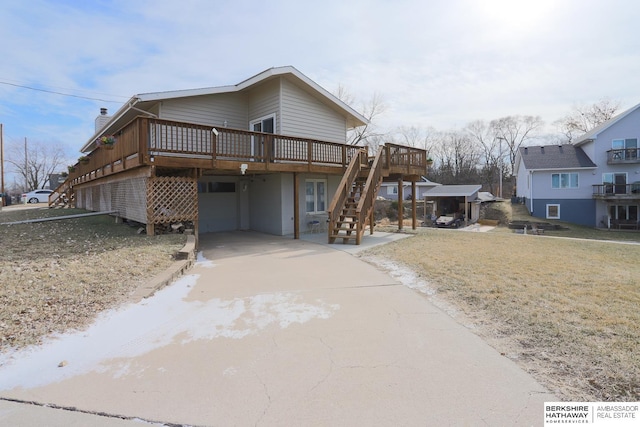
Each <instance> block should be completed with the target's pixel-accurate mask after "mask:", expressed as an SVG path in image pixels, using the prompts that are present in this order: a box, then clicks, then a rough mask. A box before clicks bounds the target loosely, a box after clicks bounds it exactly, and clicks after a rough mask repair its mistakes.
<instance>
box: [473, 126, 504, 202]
mask: <svg viewBox="0 0 640 427" xmlns="http://www.w3.org/2000/svg"><path fill="white" fill-rule="evenodd" d="M464 131H465V132H466V133H467V134H468V135H469V138H470V139H471V141H472V142H473V143H474V144H475V145H476V146H477V147H478V148H479V150H480V165H479V166H480V170H479V174H480V178H481V180H482V184H483V185H486V186H487V187H488V188H489V191H490V192H491V193H493V194H496V191H495V190H496V188H495V186H494V185H495V183H496V182H498V183H499V181H500V178H501V176H502V174H501V173H500V168H503V167H504V161H502V155H503V153H504V151H503V150H501V148H502V147H501V145H500V140H499V139H498V138H497V137H496V134H495V129H494V128H492V127H491V126H489V125H488V124H487V123H486V122H484V121H483V120H476V121H474V122H471V123H469V124H467V126H466V127H465V128H464ZM502 172H503V173H504V170H503V171H502ZM498 187H499V185H498Z"/></svg>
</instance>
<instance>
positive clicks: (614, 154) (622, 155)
mask: <svg viewBox="0 0 640 427" xmlns="http://www.w3.org/2000/svg"><path fill="white" fill-rule="evenodd" d="M620 163H640V148H621V149H615V150H609V151H607V164H609V165H615V164H620Z"/></svg>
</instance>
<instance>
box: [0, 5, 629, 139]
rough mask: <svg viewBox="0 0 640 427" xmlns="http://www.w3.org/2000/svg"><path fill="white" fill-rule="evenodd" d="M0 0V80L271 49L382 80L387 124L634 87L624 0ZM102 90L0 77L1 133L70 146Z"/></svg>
mask: <svg viewBox="0 0 640 427" xmlns="http://www.w3.org/2000/svg"><path fill="white" fill-rule="evenodd" d="M605 3H606V4H605ZM0 9H1V10H0V37H2V40H3V41H4V42H3V44H2V45H1V46H0V54H2V57H3V61H2V62H1V63H0V81H3V82H12V83H17V84H22V85H26V86H35V87H43V88H46V89H50V90H56V91H59V92H64V93H73V94H77V95H81V96H89V97H93V98H101V99H109V100H111V99H113V100H116V101H119V102H120V103H121V102H124V101H125V100H126V98H128V97H129V96H131V95H133V94H136V93H142V92H154V91H164V90H173V89H186V88H196V87H206V86H219V85H228V84H235V83H238V82H239V81H241V80H244V79H245V78H247V77H250V76H252V75H254V74H256V73H258V72H260V71H262V70H264V69H266V68H269V67H272V66H280V65H293V66H295V67H297V68H298V69H299V70H300V71H302V72H303V73H305V74H306V75H308V76H309V77H310V78H312V79H314V80H315V81H316V82H317V83H319V84H320V85H322V86H323V87H325V88H326V89H327V90H329V91H334V90H335V89H336V88H337V86H338V85H339V84H341V85H342V86H344V87H346V88H347V89H348V90H349V91H350V92H352V93H353V94H354V95H356V97H357V98H358V99H360V100H366V99H368V98H370V97H371V96H372V95H373V93H374V92H377V93H379V94H381V95H382V96H383V98H384V99H385V100H386V102H387V104H388V105H389V108H388V111H387V113H386V114H385V116H384V117H382V118H381V120H380V127H381V128H387V129H392V128H396V127H398V126H412V125H416V126H434V127H436V128H438V129H442V130H446V129H448V128H450V127H454V126H458V127H461V126H463V125H464V124H466V123H467V122H469V121H472V120H476V119H486V120H491V119H493V118H498V117H502V116H505V115H510V114H531V115H540V116H542V117H543V119H544V120H546V121H547V122H552V121H553V120H555V119H557V118H558V117H560V116H561V115H563V114H565V113H566V112H568V110H569V109H570V108H571V106H572V105H573V104H574V103H576V102H587V103H589V102H595V101H597V100H599V99H601V98H603V97H609V98H611V99H614V100H620V101H622V104H623V107H628V106H631V105H634V104H636V103H638V102H640V91H638V88H637V85H635V81H636V80H637V77H636V76H637V75H638V74H639V72H640V49H639V47H640V46H639V44H640V42H639V40H640V38H638V37H637V35H636V30H635V27H636V24H637V22H638V21H639V20H640V5H638V4H637V2H635V1H633V0H612V1H609V2H601V1H597V0H585V1H582V0H567V1H563V2H558V1H552V0H537V1H518V2H513V1H505V0H485V1H483V2H477V1H472V0H446V1H445V0H435V1H429V2H423V1H419V0H400V1H396V2H388V1H382V0H378V1H365V0H356V1H350V2H344V1H338V0H326V1H323V2H312V3H309V2H299V1H293V0H285V1H273V2H271V3H269V4H268V5H262V6H260V7H257V6H256V4H255V2H253V1H250V0H239V1H238V0H234V1H215V2H211V1H208V0H183V1H181V2H168V1H164V2H158V1H151V0H141V1H136V2H131V1H125V0H117V1H116V0H114V1H101V2H97V3H92V2H84V3H77V4H76V2H71V1H67V2H64V1H62V2H49V1H45V0H34V1H31V2H23V1H20V0H14V1H8V2H3V5H2V6H0ZM96 94H100V95H96ZM105 94H108V95H105ZM123 97H125V98H123ZM101 106H106V107H108V108H109V109H110V110H112V111H114V110H115V109H117V108H119V106H120V104H118V103H104V102H100V101H90V100H81V99H76V98H69V97H62V96H59V95H52V94H45V93H39V92H34V91H29V90H27V89H21V88H16V87H13V86H8V85H2V84H0V115H1V116H0V121H2V122H4V124H5V132H6V134H8V135H9V136H13V137H22V136H28V137H38V138H51V137H52V135H55V136H56V137H62V138H64V140H65V141H67V142H69V143H72V144H75V146H77V147H78V148H79V147H80V146H81V145H82V144H83V143H84V142H85V141H86V138H88V137H89V136H90V133H91V131H92V129H93V119H94V117H95V115H96V114H97V112H98V109H99V107H101ZM355 107H356V108H359V105H355Z"/></svg>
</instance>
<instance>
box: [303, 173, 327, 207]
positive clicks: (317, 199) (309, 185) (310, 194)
mask: <svg viewBox="0 0 640 427" xmlns="http://www.w3.org/2000/svg"><path fill="white" fill-rule="evenodd" d="M326 189H327V180H326V179H308V180H306V181H305V194H306V196H305V197H306V198H305V201H306V205H307V213H320V212H325V211H326V210H327V191H326Z"/></svg>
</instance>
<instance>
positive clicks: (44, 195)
mask: <svg viewBox="0 0 640 427" xmlns="http://www.w3.org/2000/svg"><path fill="white" fill-rule="evenodd" d="M51 193H53V191H52V190H33V191H30V192H28V193H24V194H23V195H22V202H23V203H48V202H49V194H51Z"/></svg>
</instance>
